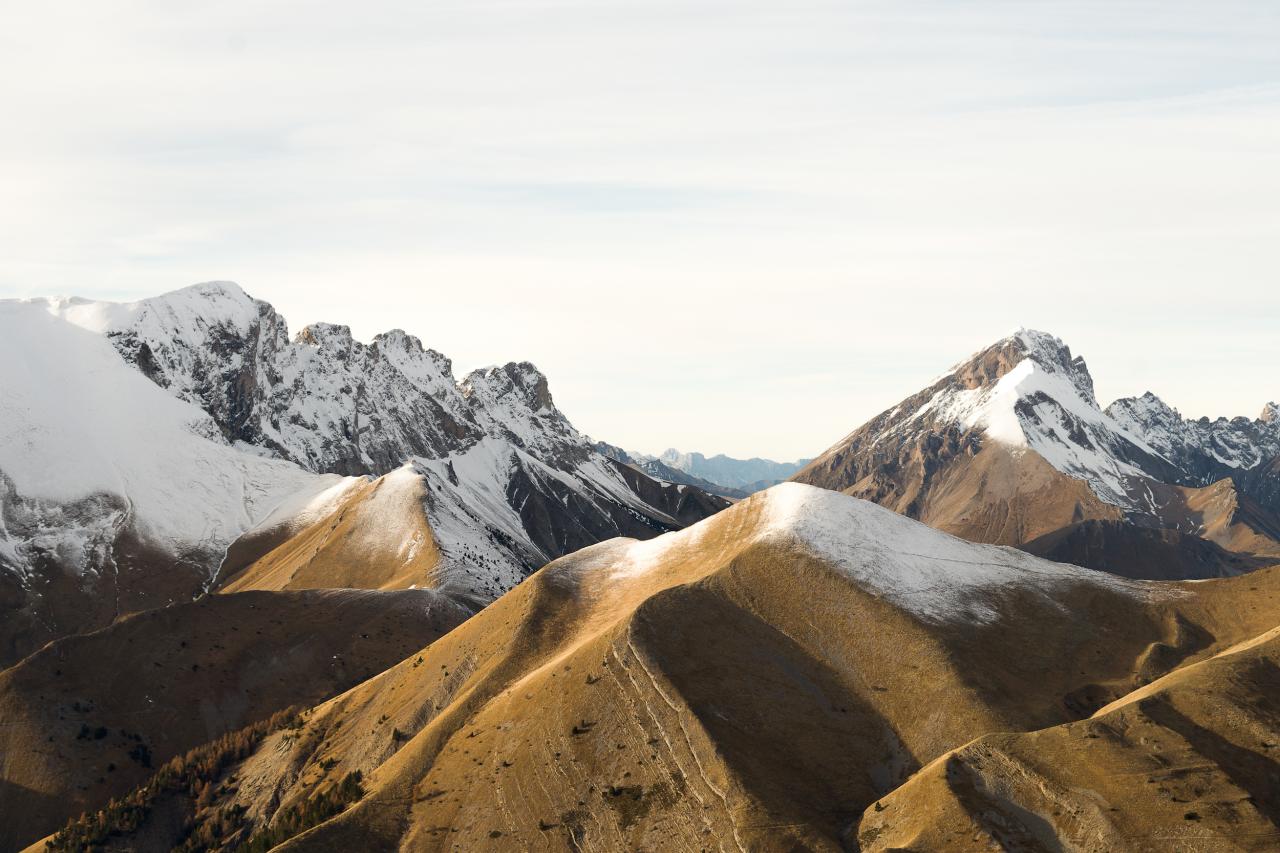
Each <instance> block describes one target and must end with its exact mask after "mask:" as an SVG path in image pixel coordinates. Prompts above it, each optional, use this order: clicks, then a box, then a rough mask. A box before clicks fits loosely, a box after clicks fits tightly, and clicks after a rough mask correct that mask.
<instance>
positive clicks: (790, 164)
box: [0, 0, 1280, 457]
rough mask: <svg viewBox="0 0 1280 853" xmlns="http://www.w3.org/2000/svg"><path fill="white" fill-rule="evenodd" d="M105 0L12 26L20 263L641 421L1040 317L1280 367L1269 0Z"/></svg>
mask: <svg viewBox="0 0 1280 853" xmlns="http://www.w3.org/2000/svg"><path fill="white" fill-rule="evenodd" d="M110 6H111V8H106V6H105V5H103V6H101V7H92V6H90V7H87V8H85V9H82V10H78V14H77V15H75V16H70V15H67V14H65V10H59V9H54V8H49V7H42V6H38V5H31V6H30V8H24V9H23V10H21V11H20V12H15V13H11V14H10V16H9V26H7V28H6V29H7V32H6V33H5V34H4V35H3V36H0V38H2V39H3V42H0V47H2V49H0V80H3V82H0V109H2V110H3V114H4V115H5V116H6V126H7V128H8V132H6V133H5V134H3V135H0V184H3V186H5V188H6V193H5V195H6V203H5V205H4V206H3V207H2V208H0V234H3V237H0V241H2V242H3V249H4V251H3V252H0V289H3V290H4V292H5V294H6V295H32V294H37V293H48V292H62V293H78V294H82V295H86V296H95V297H104V298H136V297H140V296H145V295H150V294H153V293H156V292H160V291H163V290H167V289H171V288H174V287H178V286H181V285H184V284H187V283H190V282H193V281H198V280H207V279H234V280H237V281H239V282H240V283H241V284H242V285H243V286H244V287H245V288H246V289H247V290H249V292H251V293H253V294H255V295H257V296H259V297H261V298H265V299H268V300H269V301H271V302H273V303H274V304H276V305H277V307H279V308H280V309H281V310H282V311H283V312H284V313H285V314H286V316H287V317H289V319H290V320H291V321H292V322H293V323H294V324H295V325H300V324H302V323H305V322H309V321H312V320H317V319H327V320H334V321H340V322H346V323H349V324H350V325H352V327H353V328H354V329H355V331H356V332H357V334H359V335H361V336H363V337H366V338H367V337H369V336H371V335H372V334H374V333H376V332H378V331H380V330H383V329H385V328H389V327H393V326H401V327H405V328H408V329H409V330H410V331H412V332H414V333H415V334H417V335H419V336H420V337H422V338H423V339H424V341H426V342H427V343H428V344H430V345H431V346H434V347H436V348H437V349H440V350H442V351H444V352H446V353H448V354H450V355H451V356H452V357H453V358H454V360H455V362H456V363H457V364H458V366H459V367H461V368H466V367H470V366H474V365H478V364H486V363H491V362H494V361H498V360H503V359H531V360H533V361H536V362H537V363H538V364H539V365H540V366H542V367H543V368H544V369H545V370H546V371H547V372H548V374H549V375H550V376H551V380H552V389H553V391H554V393H555V394H556V397H557V401H558V402H559V403H560V405H561V407H562V408H563V409H564V410H565V411H566V412H567V413H568V414H569V415H570V416H571V417H572V418H573V419H574V420H575V422H576V423H577V424H578V425H579V426H580V427H582V428H583V429H585V430H587V431H589V432H591V433H593V434H595V435H598V436H599V437H601V438H605V439H607V440H609V441H611V442H614V443H618V444H623V445H627V446H630V447H635V448H636V449H639V450H656V449H661V446H663V445H667V444H673V445H678V446H681V447H685V448H689V449H701V450H705V451H707V452H716V451H725V452H730V453H736V454H747V455H756V454H764V455H774V456H779V457H795V456H801V455H811V454H813V453H815V452H817V451H818V450H821V449H822V448H823V447H824V446H825V445H826V444H827V443H829V442H830V441H832V440H834V439H835V438H837V437H838V436H840V435H842V434H844V433H845V432H847V431H848V430H849V429H850V428H851V427H853V426H854V425H856V423H857V422H858V421H860V420H861V419H863V418H865V417H867V416H870V415H872V414H874V413H875V412H876V411H878V410H879V409H881V408H884V407H886V406H888V405H891V404H893V403H894V402H896V400H897V399H898V398H899V397H901V396H903V395H904V394H905V393H907V392H910V391H912V390H914V389H915V388H916V387H918V385H919V384H920V383H921V382H922V381H924V380H927V379H928V378H929V377H930V376H931V375H933V374H935V373H937V372H938V371H939V370H941V369H942V368H943V367H945V366H946V365H947V364H949V363H951V362H953V361H955V360H956V359H958V358H960V357H961V356H963V355H964V354H966V353H967V352H968V351H970V350H972V349H975V348H977V347H979V346H981V345H983V344H985V343H986V342H987V341H988V340H989V339H991V338H994V337H996V336H998V335H1000V334H1003V333H1005V332H1006V331H1008V330H1010V329H1011V328H1013V327H1016V326H1018V325H1023V324H1025V325H1032V326H1039V327H1044V328H1047V329H1049V330H1052V331H1055V332H1057V333H1058V334H1060V335H1062V336H1063V337H1064V338H1066V339H1067V341H1068V342H1069V343H1071V344H1072V345H1073V346H1074V347H1075V348H1076V349H1077V350H1080V351H1082V352H1083V353H1084V354H1085V355H1086V357H1088V359H1089V361H1090V363H1091V365H1092V366H1093V368H1094V372H1095V374H1096V378H1097V380H1098V389H1099V394H1100V396H1103V397H1108V398H1109V397H1114V396H1118V395H1122V394H1129V393H1138V392H1141V391H1143V390H1147V389H1148V388H1150V389H1151V390H1155V391H1157V392H1159V393H1161V394H1163V395H1164V396H1166V397H1167V398H1168V399H1169V400H1170V401H1171V402H1173V403H1174V404H1176V405H1178V406H1180V407H1181V408H1182V409H1184V411H1186V412H1187V413H1189V414H1194V415H1201V414H1226V415H1236V414H1249V415H1254V414H1256V413H1257V412H1256V410H1258V409H1260V408H1261V405H1262V403H1263V402H1265V398H1266V397H1268V396H1269V397H1278V396H1280V387H1276V379H1275V373H1274V364H1275V363H1276V361H1277V357H1280V350H1278V347H1280V343H1277V338H1276V336H1275V335H1274V332H1273V330H1274V329H1275V328H1277V325H1278V324H1280V296H1278V295H1277V292H1278V291H1280V288H1277V287H1275V279H1276V274H1277V271H1280V248H1278V247H1280V213H1278V212H1277V208H1276V204H1275V199H1276V198H1277V197H1280V55H1277V52H1276V51H1275V49H1274V45H1275V43H1276V39H1277V37H1278V36H1280V10H1277V7H1275V6H1274V4H1269V3H1264V2H1227V3H1215V4H1211V5H1209V4H1202V3H1179V2H1175V3H1147V2H1119V3H1114V2H1113V3H1056V2H1031V3H1023V2H1019V3H1013V2H994V0H992V2H978V3H966V4H954V3H941V2H938V3H887V2H886V3H801V4H785V5H779V4H741V3H721V2H702V3H674V2H669V3H639V2H625V3H624V2H605V3H539V2H509V3H475V4H439V3H407V2H406V3H400V2H374V3H370V4H365V5H363V6H361V7H359V8H355V7H350V6H348V5H344V4H329V5H326V4H296V3H283V2H280V3H235V2H233V3H224V4H205V5H203V6H199V7H195V6H190V7H188V6H182V7H176V6H174V5H173V4H163V3H149V2H136V3H117V4H110ZM708 365H710V366H711V367H708ZM709 388H710V390H708V389H709ZM797 413H803V417H802V418H797V417H796V414H797Z"/></svg>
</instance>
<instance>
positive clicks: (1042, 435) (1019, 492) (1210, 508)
mask: <svg viewBox="0 0 1280 853" xmlns="http://www.w3.org/2000/svg"><path fill="white" fill-rule="evenodd" d="M1274 412H1275V408H1274V406H1269V407H1268V409H1267V411H1266V412H1264V417H1263V418H1260V419H1259V420H1256V421H1250V420H1248V419H1245V418H1236V419H1234V420H1226V419H1219V420H1217V421H1208V420H1201V421H1188V420H1185V419H1183V418H1181V417H1180V416H1179V415H1178V414H1177V412H1175V411H1174V410H1173V409H1171V408H1169V407H1168V406H1166V405H1164V404H1163V403H1162V402H1160V401H1159V399H1158V398H1156V397H1154V395H1151V394H1147V395H1144V396H1143V397H1139V398H1132V399H1125V400H1119V401H1117V402H1116V403H1114V404H1112V405H1111V406H1109V407H1108V408H1107V409H1106V410H1103V409H1102V408H1101V407H1100V406H1099V405H1098V402H1097V399H1096V397H1095V395H1094V389H1093V379H1092V377H1091V376H1090V374H1089V371H1088V368H1087V366H1086V364H1085V362H1084V359H1082V358H1080V357H1078V356H1075V355H1073V354H1072V352H1071V350H1070V349H1069V348H1068V347H1067V346H1066V345H1065V344H1063V343H1062V341H1060V340H1059V339H1057V338H1055V337H1053V336H1052V335H1048V334H1045V333H1042V332H1036V331H1030V330H1023V331H1020V332H1019V333H1017V334H1015V335H1013V336H1011V337H1009V338H1006V339H1004V340H1001V341H998V342H997V343H995V344H993V345H992V346H990V347H988V348H986V349H985V350H982V351H981V352H979V353H977V354H975V355H974V356H972V357H971V358H970V359H968V360H967V361H965V362H963V363H961V364H959V365H957V366H956V367H955V368H953V369H952V370H951V371H949V372H948V373H947V374H946V375H944V376H943V377H941V378H940V379H938V380H937V381H936V382H935V383H933V384H932V385H930V386H929V387H928V388H926V389H924V390H922V391H920V392H919V393H917V394H915V395H913V396H911V397H909V398H907V399H906V400H904V401H902V402H901V403H900V404H898V405H897V406H895V407H893V408H892V409H890V410H888V411H886V412H884V413H882V414H880V415H878V416H877V417H876V418H873V419H872V420H871V421H870V422H868V423H867V424H865V425H863V426H862V427H860V428H859V429H857V430H855V431H854V432H853V433H851V434H850V435H849V436H847V437H846V438H845V439H843V440H842V441H840V442H839V443H837V444H836V445H835V446H833V447H832V448H830V449H829V450H827V451H826V452H825V453H823V454H822V455H821V456H819V457H818V458H817V459H815V460H814V461H813V462H812V463H810V464H809V465H808V466H806V468H805V469H804V470H803V471H801V472H800V473H798V474H797V475H796V476H795V478H794V479H796V480H797V481H800V482H805V483H811V484H814V485H820V486H824V487H826V488H831V489H836V490H838V491H844V492H846V493H848V494H853V495H857V496H860V497H864V498H867V499H869V500H874V501H876V502H878V503H881V504H884V505H886V506H889V507H890V508H892V509H894V510H896V511H898V512H902V513H904V514H906V515H910V516H912V517H915V518H920V519H922V520H925V521H927V522H928V523H930V524H934V525H935V526H938V527H941V528H942V529H944V530H948V531H951V532H954V533H957V534H959V535H963V536H966V537H968V538H972V539H975V540H978V541H987V542H996V543H1000V544H1009V545H1024V544H1026V543H1029V542H1032V541H1033V540H1038V539H1039V540H1041V546H1043V545H1044V544H1045V542H1046V541H1053V542H1055V547H1063V548H1066V547H1067V542H1068V541H1070V542H1073V543H1076V544H1074V545H1072V546H1071V547H1070V548H1069V549H1068V550H1069V553H1071V554H1072V555H1074V556H1077V557H1079V556H1081V555H1086V556H1089V560H1090V562H1089V563H1088V564H1089V565H1093V566H1096V567H1098V568H1106V567H1107V566H1109V565H1114V563H1115V561H1114V560H1113V559H1111V558H1110V557H1108V556H1107V555H1106V553H1105V552H1106V549H1098V548H1096V547H1092V548H1085V547H1083V542H1085V541H1088V542H1090V543H1093V544H1094V545H1097V543H1100V542H1103V541H1106V542H1115V543H1122V542H1123V543H1124V545H1123V546H1122V547H1125V548H1131V547H1132V545H1133V543H1134V542H1136V541H1138V540H1139V539H1142V538H1144V537H1143V535H1142V534H1127V533H1125V534H1122V533H1120V532H1119V529H1118V528H1116V527H1115V526H1114V523H1116V522H1121V523H1123V524H1124V525H1132V526H1136V527H1139V528H1147V529H1155V530H1160V529H1163V530H1170V531H1173V532H1175V533H1177V534H1179V535H1185V536H1192V537H1200V538H1204V539H1207V540H1209V541H1211V542H1213V543H1215V544H1217V545H1220V546H1222V548H1223V549H1225V552H1224V554H1223V555H1221V559H1217V558H1216V556H1215V555H1217V552H1216V551H1215V550H1214V549H1203V548H1198V549H1193V550H1191V551H1187V552H1186V553H1187V555H1188V559H1192V564H1188V565H1183V566H1170V567H1169V568H1168V573H1167V576H1169V577H1183V576H1191V577H1203V576H1211V575H1213V574H1229V573H1234V572H1235V571H1237V570H1239V567H1240V566H1243V565H1252V564H1253V563H1251V562H1250V561H1249V560H1248V559H1244V560H1241V559H1237V557H1255V556H1257V557H1263V558H1269V557H1280V524H1278V520H1280V503H1277V502H1276V500H1275V495H1276V487H1275V479H1274V474H1273V473H1269V472H1274V470H1275V466H1276V461H1275V460H1276V458H1277V453H1278V452H1280V427H1277V421H1276V418H1275V415H1274ZM1085 521H1098V522H1105V524H1103V525H1102V526H1100V527H1095V528H1093V529H1092V530H1091V531H1090V532H1089V533H1088V535H1087V536H1085V537H1084V538H1082V536H1084V534H1083V533H1081V534H1079V535H1076V536H1074V537H1072V538H1070V539H1069V540H1068V538H1067V537H1064V536H1057V537H1056V538H1053V535H1054V534H1057V533H1059V532H1060V531H1064V530H1066V529H1067V528H1068V527H1070V526H1072V525H1078V524H1080V523H1081V522H1085ZM1104 532H1105V534H1104ZM1044 537H1051V539H1050V540H1045V539H1044ZM1146 538H1147V539H1150V538H1151V537H1149V536H1147V537H1146ZM1179 550H1180V549H1169V553H1170V555H1171V556H1172V555H1174V554H1176V553H1178V552H1179ZM1228 552H1229V553H1228ZM1193 553H1194V557H1191V556H1190V555H1192V554H1193ZM1146 571H1148V572H1155V573H1156V575H1157V576H1159V574H1160V573H1161V572H1160V569H1159V567H1158V566H1150V567H1149V568H1148V569H1147V570H1146ZM1187 572H1192V574H1187Z"/></svg>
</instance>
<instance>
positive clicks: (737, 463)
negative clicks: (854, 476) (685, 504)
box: [596, 441, 811, 499]
mask: <svg viewBox="0 0 1280 853" xmlns="http://www.w3.org/2000/svg"><path fill="white" fill-rule="evenodd" d="M596 447H597V449H599V451H600V452H601V453H603V454H604V455H606V456H608V457H609V458H611V459H614V460H617V461H618V462H621V463H623V464H625V465H629V466H631V467H633V468H636V469H638V470H640V471H643V472H644V473H646V474H648V475H649V476H650V477H653V478H654V479H655V480H660V481H662V482H664V483H682V484H684V485H687V486H695V487H697V488H699V489H702V490H703V491H706V492H711V493H713V494H718V495H721V496H723V497H727V498H735V499H737V498H745V497H747V496H748V495H751V494H754V493H755V492H759V491H761V490H763V489H767V488H769V487H770V486H776V485H777V484H778V483H781V482H783V481H784V480H786V479H787V478H788V477H790V476H791V475H792V474H795V473H796V472H797V471H799V470H800V469H801V468H803V467H804V466H805V465H807V464H808V463H809V462H810V461H811V460H808V459H801V460H800V461H798V462H774V461H773V460H772V459H761V458H759V457H752V458H751V459H734V458H733V457H731V456H725V455H724V454H723V453H718V454H716V455H715V456H712V457H706V456H704V455H702V454H701V453H681V452H680V451H679V450H676V449H675V448H674V447H673V448H668V449H667V450H665V451H663V452H662V454H661V455H659V456H651V455H648V454H644V453H636V452H634V451H628V450H623V449H622V448H621V447H615V446H614V445H612V444H607V443H606V442H603V441H599V442H596Z"/></svg>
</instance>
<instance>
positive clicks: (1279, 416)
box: [1258, 402, 1280, 424]
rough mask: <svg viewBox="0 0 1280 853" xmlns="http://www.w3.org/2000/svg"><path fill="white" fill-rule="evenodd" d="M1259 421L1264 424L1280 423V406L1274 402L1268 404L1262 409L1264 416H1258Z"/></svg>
mask: <svg viewBox="0 0 1280 853" xmlns="http://www.w3.org/2000/svg"><path fill="white" fill-rule="evenodd" d="M1258 420H1260V421H1262V422H1263V423H1264V424H1276V423H1280V405H1277V404H1276V403H1274V402H1271V403H1267V404H1266V405H1265V406H1263V407H1262V414H1261V415H1259V416H1258Z"/></svg>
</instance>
